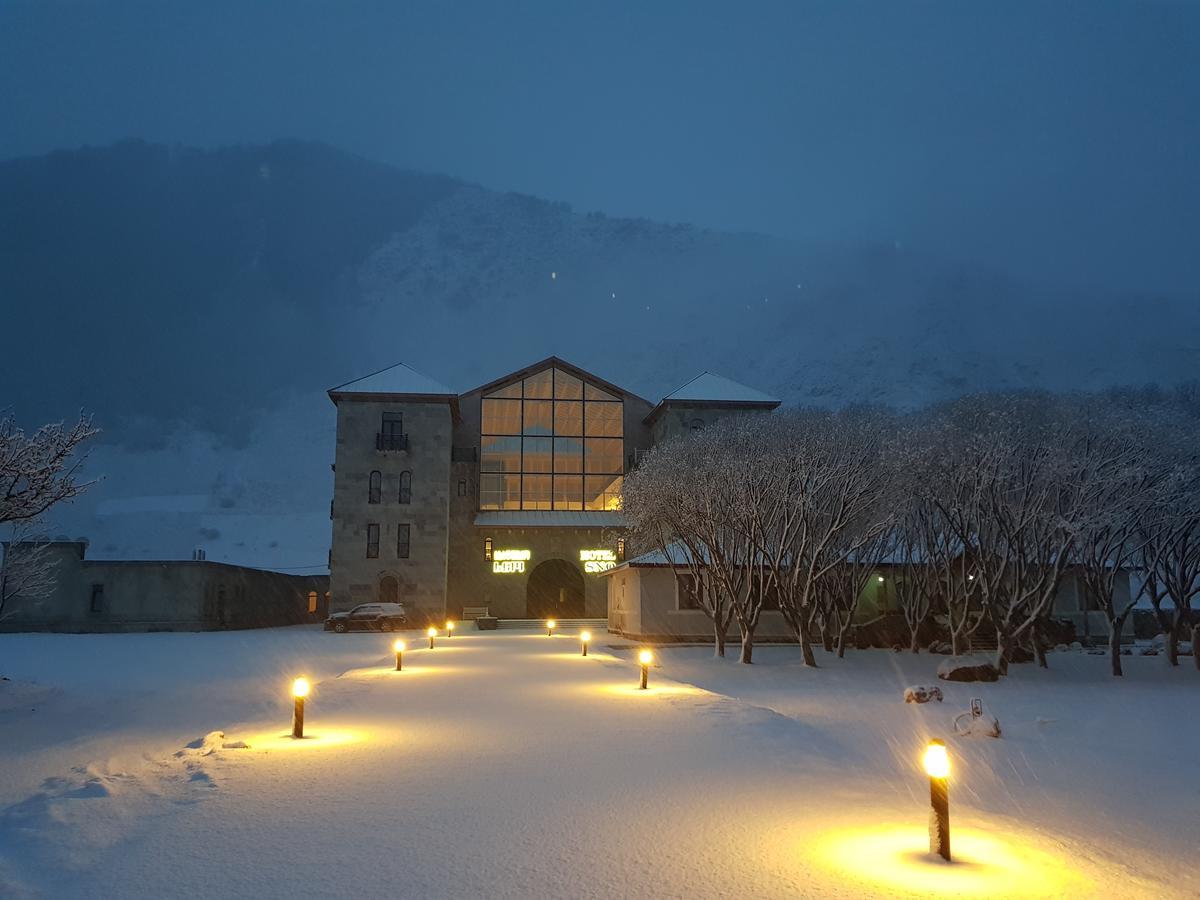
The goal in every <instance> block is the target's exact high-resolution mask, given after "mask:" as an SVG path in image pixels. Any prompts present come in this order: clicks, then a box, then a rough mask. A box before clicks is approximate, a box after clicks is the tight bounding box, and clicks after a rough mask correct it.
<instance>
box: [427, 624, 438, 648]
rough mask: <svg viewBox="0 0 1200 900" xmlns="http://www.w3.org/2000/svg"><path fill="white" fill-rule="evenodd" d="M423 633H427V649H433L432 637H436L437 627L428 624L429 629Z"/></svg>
mask: <svg viewBox="0 0 1200 900" xmlns="http://www.w3.org/2000/svg"><path fill="white" fill-rule="evenodd" d="M425 633H426V634H427V635H429V649H430V650H432V649H433V639H434V638H435V637H437V629H436V628H434V627H433V626H432V625H430V626H429V630H428V631H427V632H425Z"/></svg>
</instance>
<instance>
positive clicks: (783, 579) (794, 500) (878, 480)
mask: <svg viewBox="0 0 1200 900" xmlns="http://www.w3.org/2000/svg"><path fill="white" fill-rule="evenodd" d="M777 419H778V420H779V423H780V432H781V433H780V434H779V435H778V438H779V442H780V449H779V458H778V462H777V467H776V472H777V481H776V486H777V487H776V489H777V490H778V491H779V500H780V506H779V511H778V514H777V516H776V517H775V521H774V524H773V526H772V528H771V529H770V530H769V531H768V532H766V533H765V534H764V535H763V538H762V545H761V546H760V547H758V548H757V549H758V551H759V553H760V554H761V556H762V558H763V562H764V568H765V570H766V571H767V572H768V573H769V574H768V577H769V578H770V579H771V584H772V586H773V587H774V588H775V589H776V590H777V591H778V597H779V608H780V611H781V612H782V613H783V616H784V619H785V620H786V621H787V622H788V625H789V626H790V627H791V629H792V631H793V632H794V633H795V635H796V639H797V641H798V642H799V644H800V651H801V655H802V657H803V660H804V664H805V665H806V666H816V664H817V662H816V657H815V656H814V655H813V652H812V643H811V631H810V623H811V621H812V615H813V606H814V605H815V604H816V603H817V589H818V587H817V586H818V584H819V582H820V581H821V580H822V579H823V578H825V577H827V575H828V573H829V572H830V571H831V570H832V569H833V568H834V567H836V566H838V565H839V564H841V563H842V562H843V561H844V560H845V558H846V556H847V555H849V554H854V553H856V552H858V551H859V550H860V549H861V548H863V547H864V546H866V545H867V544H868V543H870V542H871V541H873V540H875V539H877V538H878V536H879V535H880V534H881V533H882V532H884V531H886V530H887V527H888V521H887V517H886V514H885V512H884V509H883V504H882V502H881V500H882V498H883V497H884V494H885V490H886V486H887V484H888V478H889V473H888V471H887V469H886V468H885V466H884V465H882V449H883V444H884V442H885V435H886V434H887V431H888V429H889V428H890V427H891V421H890V417H885V416H883V415H882V414H881V413H879V412H878V411H876V410H866V409H859V410H844V411H842V412H838V413H830V412H826V411H821V410H806V411H803V412H798V413H794V414H791V415H788V416H780V417H777Z"/></svg>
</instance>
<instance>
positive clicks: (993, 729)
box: [954, 713, 1000, 738]
mask: <svg viewBox="0 0 1200 900" xmlns="http://www.w3.org/2000/svg"><path fill="white" fill-rule="evenodd" d="M954 733H955V734H959V735H962V736H963V737H991V738H998V737H1000V720H999V719H997V718H996V717H995V716H989V715H987V714H986V713H985V714H984V715H982V716H972V715H971V714H970V713H967V714H966V715H965V716H959V717H958V718H957V719H955V720H954Z"/></svg>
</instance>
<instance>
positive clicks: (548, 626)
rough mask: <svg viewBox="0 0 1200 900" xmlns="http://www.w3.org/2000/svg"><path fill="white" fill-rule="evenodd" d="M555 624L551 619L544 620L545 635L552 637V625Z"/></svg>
mask: <svg viewBox="0 0 1200 900" xmlns="http://www.w3.org/2000/svg"><path fill="white" fill-rule="evenodd" d="M557 624H558V623H557V622H555V621H554V620H553V619H547V620H546V637H554V626H555V625H557Z"/></svg>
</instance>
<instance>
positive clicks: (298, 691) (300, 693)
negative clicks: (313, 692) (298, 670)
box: [292, 678, 309, 697]
mask: <svg viewBox="0 0 1200 900" xmlns="http://www.w3.org/2000/svg"><path fill="white" fill-rule="evenodd" d="M308 690H309V684H308V679H307V678H297V679H296V680H295V681H293V682H292V696H293V697H307V696H308Z"/></svg>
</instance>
